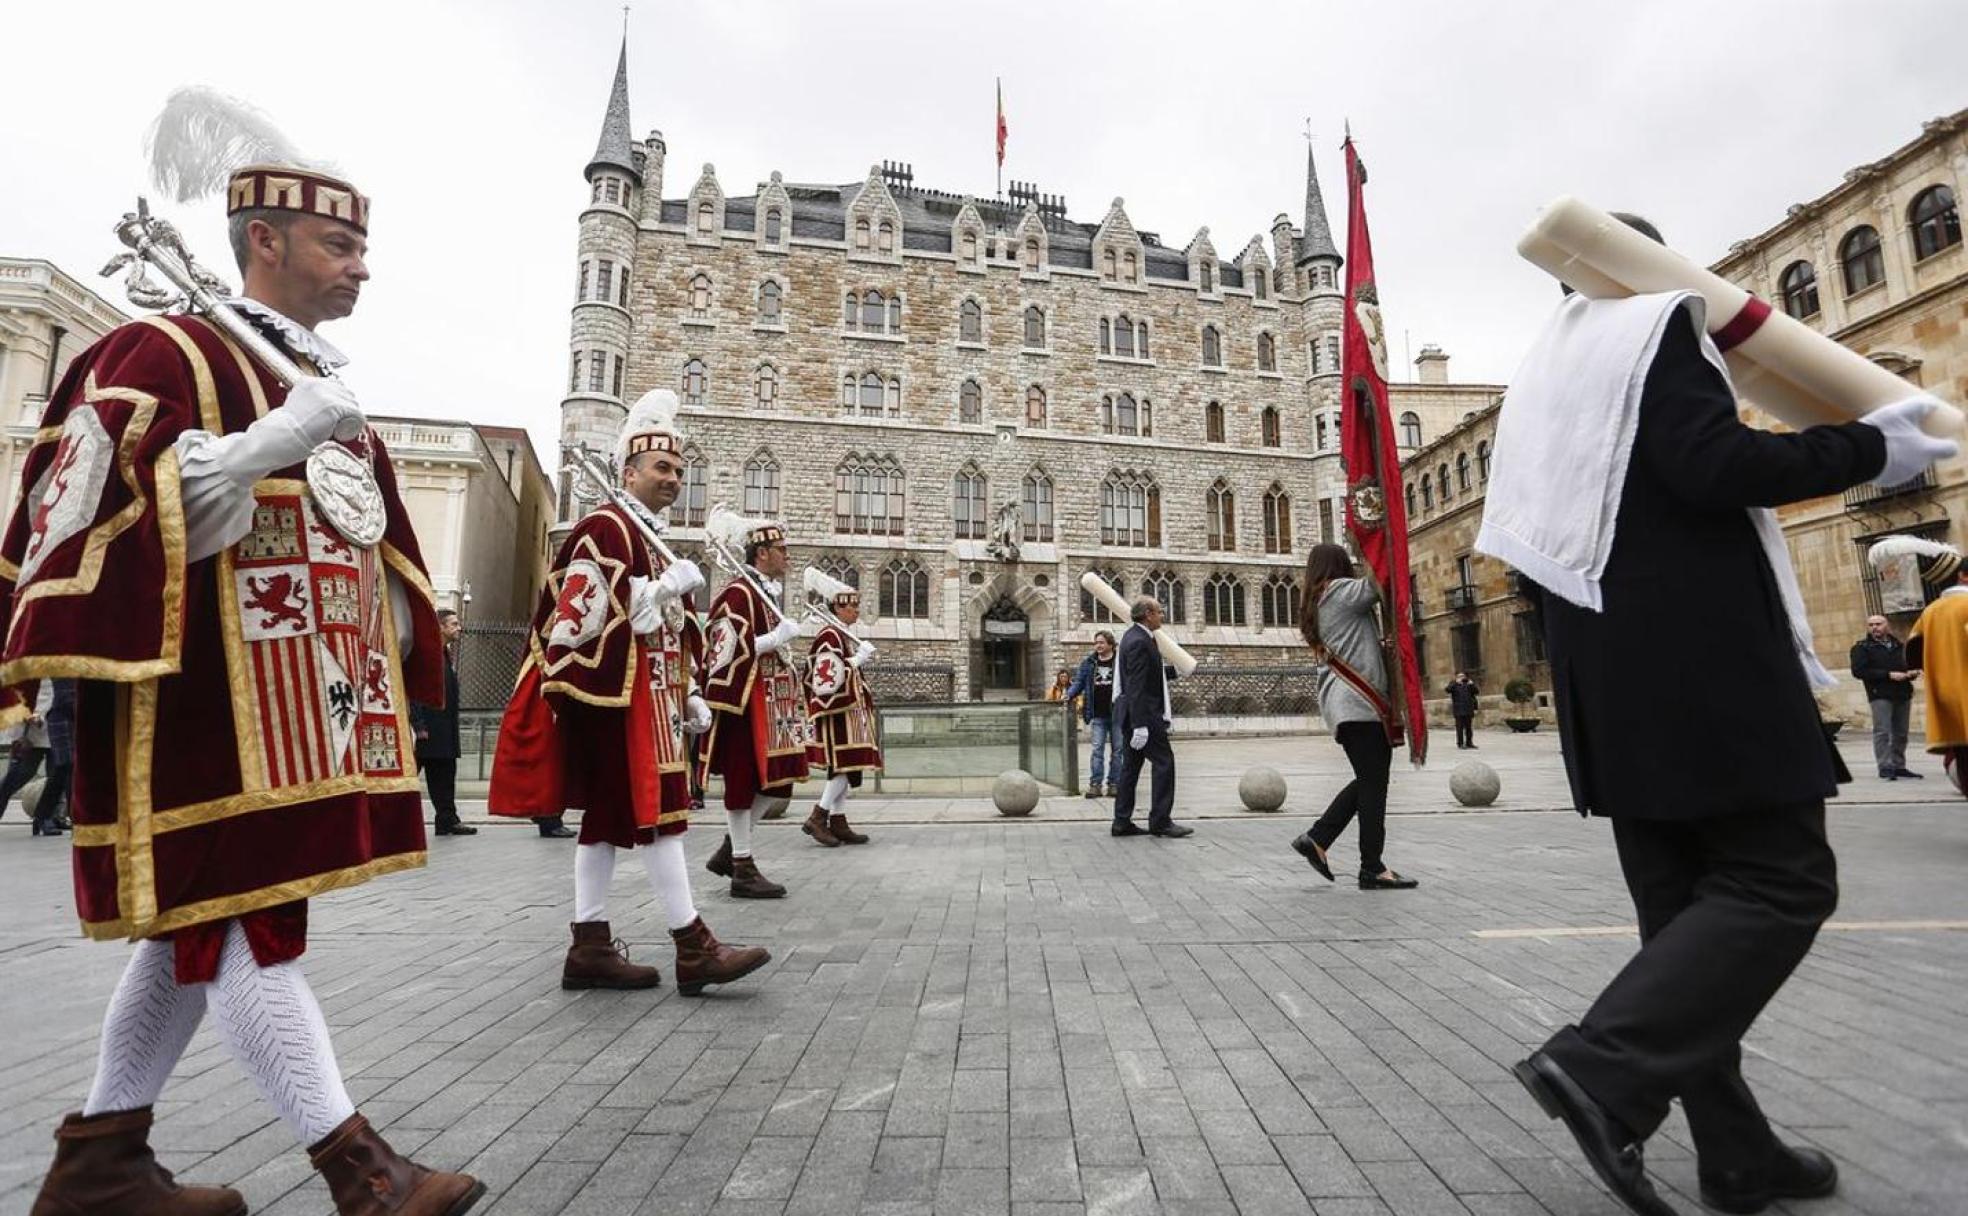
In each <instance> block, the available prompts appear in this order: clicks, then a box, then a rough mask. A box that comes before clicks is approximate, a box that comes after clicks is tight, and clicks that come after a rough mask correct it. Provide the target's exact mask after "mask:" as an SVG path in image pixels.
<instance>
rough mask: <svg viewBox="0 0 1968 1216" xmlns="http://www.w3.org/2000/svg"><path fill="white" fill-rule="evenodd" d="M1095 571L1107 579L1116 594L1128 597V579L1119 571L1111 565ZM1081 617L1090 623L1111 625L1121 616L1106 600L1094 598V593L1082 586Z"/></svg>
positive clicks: (1124, 597) (1123, 597)
mask: <svg viewBox="0 0 1968 1216" xmlns="http://www.w3.org/2000/svg"><path fill="white" fill-rule="evenodd" d="M1094 573H1095V574H1097V575H1099V576H1100V577H1101V578H1102V579H1104V580H1106V583H1107V585H1108V586H1109V587H1112V588H1113V589H1114V594H1115V595H1118V596H1120V597H1121V598H1122V599H1126V598H1127V580H1125V579H1123V578H1122V577H1121V575H1120V572H1119V571H1117V570H1115V569H1114V568H1113V567H1112V566H1109V567H1107V568H1106V569H1095V570H1094ZM1080 619H1081V620H1082V621H1085V622H1086V623H1087V624H1089V625H1111V624H1114V623H1115V622H1117V621H1119V620H1120V619H1121V618H1119V617H1117V616H1115V615H1114V614H1113V612H1111V611H1109V610H1108V607H1107V605H1106V603H1105V602H1104V601H1101V600H1097V599H1095V598H1093V593H1092V592H1090V591H1088V590H1087V589H1086V588H1085V587H1082V588H1080Z"/></svg>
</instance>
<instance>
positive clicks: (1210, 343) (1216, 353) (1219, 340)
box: [1203, 325, 1223, 367]
mask: <svg viewBox="0 0 1968 1216" xmlns="http://www.w3.org/2000/svg"><path fill="white" fill-rule="evenodd" d="M1203 366H1204V367H1222V366H1223V336H1222V335H1221V334H1219V333H1218V332H1217V330H1216V326H1214V325H1205V326H1203Z"/></svg>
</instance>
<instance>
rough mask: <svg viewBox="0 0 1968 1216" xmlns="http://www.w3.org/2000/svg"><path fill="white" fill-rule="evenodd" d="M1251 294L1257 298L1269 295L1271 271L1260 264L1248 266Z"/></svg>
mask: <svg viewBox="0 0 1968 1216" xmlns="http://www.w3.org/2000/svg"><path fill="white" fill-rule="evenodd" d="M1249 273H1250V281H1251V295H1252V296H1254V297H1255V298H1257V299H1259V300H1266V299H1269V298H1270V297H1271V272H1270V271H1268V270H1266V269H1265V268H1264V267H1262V266H1253V267H1251V268H1250V271H1249Z"/></svg>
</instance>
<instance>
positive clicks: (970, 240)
mask: <svg viewBox="0 0 1968 1216" xmlns="http://www.w3.org/2000/svg"><path fill="white" fill-rule="evenodd" d="M957 256H958V257H960V258H962V259H963V260H964V261H966V262H975V261H976V260H977V233H975V232H973V231H971V230H970V229H968V228H966V229H965V230H964V234H963V236H962V237H961V238H960V239H959V240H958V241H957Z"/></svg>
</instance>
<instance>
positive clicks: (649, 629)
mask: <svg viewBox="0 0 1968 1216" xmlns="http://www.w3.org/2000/svg"><path fill="white" fill-rule="evenodd" d="M660 587H661V584H660V583H658V582H656V581H654V580H652V579H649V578H645V577H644V576H642V575H640V574H631V575H630V576H629V629H630V631H631V632H633V633H639V634H641V633H655V632H656V631H657V630H658V629H660V628H661V627H662V625H663V595H662V591H661V590H660Z"/></svg>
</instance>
